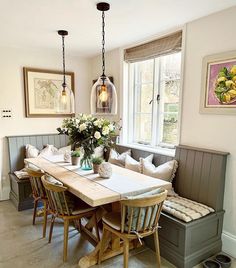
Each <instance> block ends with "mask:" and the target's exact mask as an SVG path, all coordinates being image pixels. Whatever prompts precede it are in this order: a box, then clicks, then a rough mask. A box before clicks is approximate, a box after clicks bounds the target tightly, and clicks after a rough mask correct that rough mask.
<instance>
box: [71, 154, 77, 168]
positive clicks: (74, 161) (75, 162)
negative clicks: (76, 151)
mask: <svg viewBox="0 0 236 268" xmlns="http://www.w3.org/2000/svg"><path fill="white" fill-rule="evenodd" d="M71 164H72V165H73V166H78V165H79V157H77V156H72V157H71Z"/></svg>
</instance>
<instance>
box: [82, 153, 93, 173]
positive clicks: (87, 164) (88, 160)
mask: <svg viewBox="0 0 236 268" xmlns="http://www.w3.org/2000/svg"><path fill="white" fill-rule="evenodd" d="M80 165H81V169H82V170H92V169H93V165H92V157H91V156H84V157H83V158H82V159H81V161H80Z"/></svg>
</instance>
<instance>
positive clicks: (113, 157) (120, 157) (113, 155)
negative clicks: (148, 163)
mask: <svg viewBox="0 0 236 268" xmlns="http://www.w3.org/2000/svg"><path fill="white" fill-rule="evenodd" d="M127 155H131V150H130V149H129V150H127V151H126V152H123V153H122V154H119V153H118V152H117V151H116V150H114V149H111V151H110V155H109V160H108V162H110V163H111V164H114V165H117V166H120V167H124V166H125V158H126V156H127Z"/></svg>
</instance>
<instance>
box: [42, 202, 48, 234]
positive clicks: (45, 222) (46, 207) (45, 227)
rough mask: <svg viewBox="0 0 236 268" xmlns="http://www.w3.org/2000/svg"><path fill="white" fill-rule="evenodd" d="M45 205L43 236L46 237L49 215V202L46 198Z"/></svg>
mask: <svg viewBox="0 0 236 268" xmlns="http://www.w3.org/2000/svg"><path fill="white" fill-rule="evenodd" d="M43 206H44V209H43V237H46V229H47V217H48V212H47V209H48V204H47V201H46V200H44V201H43Z"/></svg>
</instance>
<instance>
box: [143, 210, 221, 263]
mask: <svg viewBox="0 0 236 268" xmlns="http://www.w3.org/2000/svg"><path fill="white" fill-rule="evenodd" d="M223 216H224V211H220V212H216V213H212V214H209V215H207V216H205V217H203V218H201V219H198V220H195V221H192V222H189V223H185V222H182V221H180V220H178V219H176V218H174V217H172V216H170V215H168V214H166V213H162V215H161V218H160V226H161V227H162V228H160V229H159V239H160V250H161V256H162V257H164V258H165V259H167V260H168V261H169V262H171V263H173V264H174V265H175V266H177V267H179V268H192V267H193V266H195V265H197V264H199V263H200V262H202V261H203V260H205V259H206V258H209V257H210V256H212V255H214V254H216V253H218V252H220V251H221V247H222V242H221V232H222V224H223ZM145 243H146V245H147V246H148V247H150V248H151V249H153V250H154V248H155V247H154V242H153V239H152V237H147V238H146V239H145Z"/></svg>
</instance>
